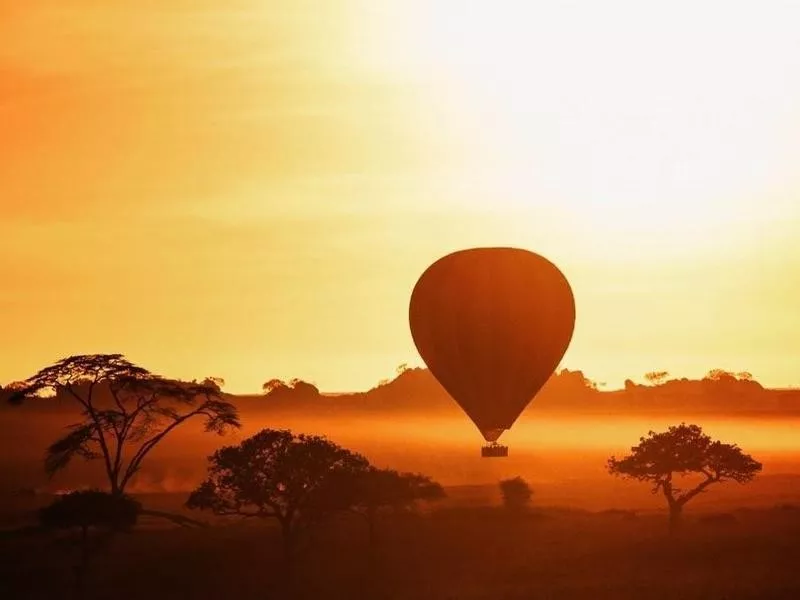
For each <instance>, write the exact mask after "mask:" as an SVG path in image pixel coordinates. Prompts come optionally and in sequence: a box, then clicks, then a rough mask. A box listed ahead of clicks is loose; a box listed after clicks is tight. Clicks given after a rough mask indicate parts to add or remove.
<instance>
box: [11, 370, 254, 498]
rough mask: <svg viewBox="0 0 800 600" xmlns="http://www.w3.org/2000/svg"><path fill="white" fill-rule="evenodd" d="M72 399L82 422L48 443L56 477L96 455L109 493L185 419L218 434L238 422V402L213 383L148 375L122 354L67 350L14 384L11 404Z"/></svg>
mask: <svg viewBox="0 0 800 600" xmlns="http://www.w3.org/2000/svg"><path fill="white" fill-rule="evenodd" d="M47 394H50V395H51V396H50V397H55V398H59V399H65V400H68V401H72V402H74V403H76V404H77V405H78V408H79V409H80V415H81V421H80V422H78V423H76V424H74V425H72V426H70V428H69V433H67V434H66V435H65V436H64V437H62V438H61V439H59V440H57V441H55V442H54V443H53V444H51V445H50V447H49V448H48V449H47V453H46V458H45V469H46V471H47V473H48V474H49V475H53V474H55V473H56V472H58V471H59V470H61V469H63V468H65V467H66V466H67V465H68V464H69V463H70V461H71V460H72V459H73V458H74V457H76V456H78V457H80V458H83V459H85V460H101V461H102V463H103V466H104V468H105V473H106V476H107V478H108V483H109V486H110V488H111V493H112V494H123V493H124V491H125V488H126V486H127V485H128V484H129V483H130V482H131V479H132V478H133V477H134V476H135V475H136V473H138V472H139V470H140V469H141V468H142V464H143V462H144V460H145V458H147V456H148V454H149V453H150V452H151V451H152V450H153V448H155V447H156V446H157V445H158V444H159V443H160V442H161V441H162V440H164V438H166V437H167V436H168V435H169V434H170V433H171V432H172V431H174V430H175V429H176V428H177V427H179V426H180V425H182V424H183V423H185V422H187V421H189V420H190V419H195V418H197V419H202V420H203V421H204V426H205V430H206V431H207V432H214V433H217V434H223V433H225V432H226V431H227V430H228V429H229V428H238V427H239V426H240V423H239V417H238V413H237V410H236V407H235V406H233V404H231V403H229V402H227V401H225V400H223V399H222V397H221V396H220V389H219V385H218V384H217V382H215V381H210V380H209V381H206V382H203V383H194V382H192V383H187V382H182V381H175V380H170V379H165V378H163V377H159V376H156V375H153V374H152V373H150V372H149V371H147V370H146V369H143V368H142V367H139V366H136V365H134V364H132V363H131V362H129V361H128V360H126V359H125V358H124V357H123V356H122V355H121V354H93V355H80V356H72V357H69V358H65V359H63V360H60V361H58V362H57V363H55V364H54V365H52V366H49V367H46V368H44V369H42V370H41V371H39V372H38V373H37V374H36V375H33V376H32V377H30V378H28V379H26V380H25V381H24V382H21V384H19V385H17V386H16V391H15V393H13V394H12V395H11V398H10V401H11V402H12V403H16V404H20V403H23V402H25V401H27V400H30V399H31V398H33V397H36V396H42V395H47Z"/></svg>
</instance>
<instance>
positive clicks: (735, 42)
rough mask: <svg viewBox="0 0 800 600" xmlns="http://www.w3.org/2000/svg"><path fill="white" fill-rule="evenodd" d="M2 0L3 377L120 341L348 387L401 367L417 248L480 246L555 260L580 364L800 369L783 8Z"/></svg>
mask: <svg viewBox="0 0 800 600" xmlns="http://www.w3.org/2000/svg"><path fill="white" fill-rule="evenodd" d="M14 4H15V6H14V7H13V8H11V7H10V5H11V3H3V2H0V39H2V40H3V43H2V44H0V136H1V137H0V139H2V143H0V208H2V218H1V219H0V282H2V284H1V286H0V331H2V333H3V341H4V342H5V343H4V346H3V347H4V349H3V350H2V351H0V383H5V382H8V381H10V380H13V379H17V378H20V377H24V376H26V375H29V374H31V373H32V372H33V371H35V370H36V369H38V368H39V367H41V366H43V365H44V364H47V363H48V362H50V361H52V360H54V359H57V358H60V357H61V356H64V355H68V354H73V353H84V352H116V351H120V352H124V353H126V354H127V355H128V356H129V357H130V358H131V359H133V360H135V361H138V362H140V363H142V364H143V365H144V366H147V367H149V368H151V369H153V370H155V371H158V372H161V373H164V374H167V375H172V376H178V377H188V378H192V377H203V376H206V375H219V376H222V377H224V378H226V380H227V381H228V389H230V390H231V391H255V390H257V389H258V388H259V387H260V384H261V382H263V381H264V380H266V379H268V378H271V377H275V376H277V377H295V376H299V377H303V378H307V379H310V380H313V381H315V382H316V383H317V384H318V385H320V386H321V387H322V388H323V389H328V390H347V389H363V388H367V387H370V386H371V385H372V384H374V383H375V382H376V381H377V380H379V379H381V378H383V377H386V376H389V375H391V373H392V372H393V369H394V367H395V366H396V365H397V364H399V363H403V362H409V363H411V364H419V359H418V357H417V355H416V352H415V350H414V347H413V344H412V341H411V337H410V335H409V333H408V326H407V321H406V317H407V304H408V298H409V294H410V291H411V288H412V287H413V284H414V282H415V281H416V278H417V276H418V275H419V274H420V273H421V272H422V270H423V269H424V268H425V267H426V266H427V265H428V264H429V263H430V262H432V261H433V260H435V259H436V258H438V257H439V256H441V255H442V254H444V253H446V252H449V251H451V250H455V249H458V248H463V247H468V246H472V245H484V244H502V245H518V246H524V247H527V248H530V249H532V250H535V251H538V252H541V253H543V254H545V255H546V256H548V257H550V258H551V259H552V260H554V261H555V262H557V263H558V264H559V265H560V266H561V267H562V269H563V270H564V272H565V273H566V274H567V276H568V277H569V279H570V280H571V281H572V283H573V286H574V289H575V293H576V300H577V309H578V324H577V329H576V334H575V338H574V342H573V345H572V347H571V349H570V351H569V353H568V354H567V357H566V358H565V362H564V364H565V365H566V366H569V367H571V368H581V369H583V370H584V371H585V372H586V373H587V374H588V375H589V376H591V377H593V378H595V379H597V380H599V381H603V382H608V383H609V384H610V385H612V386H613V385H619V384H620V383H621V382H622V380H623V379H625V378H626V377H633V378H636V377H637V376H640V375H641V374H642V373H643V372H645V371H648V370H652V369H666V370H669V371H671V372H673V373H675V374H678V375H686V376H697V375H701V374H702V373H704V372H705V371H707V370H708V369H710V368H712V367H723V368H730V369H734V370H749V371H751V372H753V373H754V375H756V377H758V378H759V379H761V380H762V381H764V382H765V383H768V384H771V385H795V384H798V383H800V380H798V375H797V370H796V365H797V364H798V359H799V358H800V316H798V314H799V313H798V310H797V299H798V292H800V283H798V281H800V242H798V241H797V240H798V239H800V235H798V234H799V233H800V180H799V178H798V176H797V168H796V166H795V161H796V157H797V156H800V77H798V75H797V74H798V73H800V37H798V36H797V35H796V24H797V23H798V22H800V5H796V4H795V3H791V2H775V3H770V4H768V5H764V3H758V2H755V1H752V2H738V3H733V5H732V4H731V3H725V2H721V1H706V2H691V3H690V2H674V3H671V4H670V5H669V6H668V7H667V6H665V7H663V8H661V9H654V8H653V7H652V6H650V7H645V6H644V5H643V4H642V3H636V2H632V1H622V0H612V1H609V2H603V3H578V2H530V3H523V2H516V1H511V0H509V1H507V2H493V3H489V2H477V1H470V0H458V1H455V0H450V1H436V0H425V1H424V2H423V1H422V0H386V1H384V2H380V3H378V2H367V1H366V0H350V1H345V0H335V1H334V0H331V1H330V2H325V3H319V2H310V1H306V0H283V1H273V2H266V1H256V0H236V1H235V2H222V1H221V0H200V1H192V2H190V1H188V0H161V1H158V2H156V1H155V0H148V1H145V2H141V1H139V2H133V1H132V0H121V1H119V2H114V3H108V2H101V1H100V0H75V1H72V2H69V3H64V2H60V1H56V0H43V1H41V2H36V3H23V4H17V3H14ZM28 4H30V6H29V5H28ZM590 4H591V5H590ZM7 5H8V6H7Z"/></svg>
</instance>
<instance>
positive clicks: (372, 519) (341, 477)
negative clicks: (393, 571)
mask: <svg viewBox="0 0 800 600" xmlns="http://www.w3.org/2000/svg"><path fill="white" fill-rule="evenodd" d="M445 496H446V494H445V492H444V488H442V486H441V485H440V484H438V483H437V482H435V481H433V480H432V479H431V478H430V477H427V476H426V475H421V474H419V473H400V472H398V471H395V470H393V469H378V468H376V467H373V466H368V467H366V468H364V469H359V470H352V471H349V472H342V473H340V474H338V475H337V476H336V477H332V478H331V479H330V480H329V483H328V485H327V486H326V490H325V492H324V493H323V494H321V495H320V502H322V503H324V504H328V505H330V506H333V507H347V508H348V509H349V510H350V511H352V512H354V513H356V514H358V515H360V516H361V517H363V518H364V521H365V522H366V524H367V528H368V531H369V544H370V547H373V546H374V543H375V525H376V521H377V517H378V514H379V513H380V512H382V511H384V510H394V511H403V510H409V509H411V508H413V507H414V506H415V505H416V504H417V503H418V502H435V501H437V500H441V499H442V498H444V497H445Z"/></svg>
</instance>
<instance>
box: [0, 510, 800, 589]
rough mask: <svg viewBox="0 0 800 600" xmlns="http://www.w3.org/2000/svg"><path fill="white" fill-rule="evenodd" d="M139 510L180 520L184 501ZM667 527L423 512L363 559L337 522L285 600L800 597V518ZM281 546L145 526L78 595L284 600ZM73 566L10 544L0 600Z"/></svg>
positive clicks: (395, 526) (593, 517)
mask: <svg viewBox="0 0 800 600" xmlns="http://www.w3.org/2000/svg"><path fill="white" fill-rule="evenodd" d="M143 500H144V503H145V505H146V506H147V505H149V506H151V507H153V508H162V509H168V508H172V509H177V508H178V506H179V505H180V502H181V501H182V497H179V495H177V494H175V495H174V497H172V498H167V497H163V496H162V497H145V498H143ZM462 500H463V499H462ZM726 510H727V509H726ZM194 516H196V515H194ZM201 518H202V517H201ZM665 527H666V523H665V517H664V515H663V514H660V513H649V512H648V513H640V514H638V515H634V514H632V513H629V512H625V511H607V512H594V513H592V512H585V511H578V510H568V509H557V508H540V509H533V510H532V511H531V513H529V514H527V515H521V516H520V515H517V516H514V515H510V514H508V513H507V512H506V511H504V510H503V509H501V508H500V507H492V506H480V505H479V503H476V502H469V501H461V502H454V501H453V500H450V501H449V502H448V503H447V504H446V505H444V506H442V507H441V508H440V509H438V510H436V511H434V512H431V513H430V514H418V515H396V516H387V517H385V518H384V519H383V520H382V521H381V522H380V524H379V528H378V530H377V533H378V542H377V547H376V550H375V552H374V554H372V555H370V552H369V551H368V544H367V536H366V527H365V526H364V523H363V522H362V521H360V520H356V519H340V520H338V521H337V522H335V523H332V524H330V525H328V526H326V527H324V528H321V529H319V530H318V531H317V533H316V535H314V537H313V538H312V539H310V540H309V543H308V544H307V547H306V549H305V551H304V552H303V554H302V555H301V556H300V558H299V559H298V560H297V565H296V575H297V576H296V582H295V589H294V594H293V597H295V598H302V599H315V600H316V599H319V600H324V599H338V598H342V599H359V598H381V599H409V600H410V599H414V600H427V599H431V600H432V599H437V600H439V599H441V600H445V599H453V600H455V599H459V600H466V599H469V600H478V599H487V600H488V599H492V600H494V599H515V600H522V599H541V600H545V599H546V600H557V599H577V598H581V599H592V600H602V599H615V600H627V599H643V600H644V599H670V600H672V599H675V600H679V599H680V600H692V599H698V600H723V599H725V600H742V599H752V600H756V599H758V600H765V599H777V598H781V599H784V598H785V599H787V600H789V599H797V598H800V507H798V506H796V505H784V506H776V507H774V508H769V509H768V508H750V509H740V510H733V511H728V512H725V513H719V512H714V511H712V510H709V508H708V507H705V508H703V509H702V510H697V511H695V513H694V514H693V513H692V512H691V511H689V514H688V515H687V521H686V523H685V528H684V531H683V533H682V535H681V536H679V537H678V538H677V539H670V538H668V536H667V535H666V530H665ZM279 548H280V544H279V540H278V538H277V531H276V530H275V529H274V528H273V527H272V526H271V525H268V524H265V523H253V522H248V523H224V522H219V521H216V522H212V523H211V524H210V526H209V527H206V528H182V527H177V526H174V525H171V524H165V523H160V522H159V521H157V520H152V519H145V520H144V521H143V522H142V523H141V527H139V528H137V530H136V531H134V532H132V533H130V534H123V535H120V536H119V537H118V538H117V539H115V540H114V542H113V544H112V546H111V547H110V548H109V549H108V550H107V551H105V552H103V553H102V554H101V555H100V556H99V557H98V558H97V560H96V562H95V563H94V565H93V572H92V573H91V574H90V579H89V585H88V590H87V596H86V597H87V598H113V599H116V600H127V599H134V598H135V599H142V600H160V599H170V600H172V599H181V598H196V599H198V600H205V599H212V598H213V599H221V600H222V599H224V600H228V599H230V600H249V599H256V598H257V599H259V600H264V599H271V598H273V599H277V598H288V597H289V595H288V594H287V592H286V591H285V588H282V587H281V586H283V585H285V583H286V577H285V572H284V570H283V567H282V561H281V557H280V553H279ZM73 564H74V557H73V556H71V555H68V554H66V553H65V550H64V548H63V547H61V546H59V545H58V544H57V543H56V542H55V541H54V540H53V539H52V538H50V537H48V536H44V535H41V534H37V535H24V536H20V535H18V534H17V535H9V534H5V535H3V536H2V537H0V589H2V592H0V597H2V598H8V599H16V598H19V599H24V598H37V599H39V598H42V599H44V598H48V599H49V598H69V597H70V591H71V589H72V572H71V567H72V565H73Z"/></svg>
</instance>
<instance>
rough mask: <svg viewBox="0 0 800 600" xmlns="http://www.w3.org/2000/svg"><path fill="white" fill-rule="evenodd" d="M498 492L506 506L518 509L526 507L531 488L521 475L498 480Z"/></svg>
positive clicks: (531, 491)
mask: <svg viewBox="0 0 800 600" xmlns="http://www.w3.org/2000/svg"><path fill="white" fill-rule="evenodd" d="M500 494H501V495H502V497H503V505H504V506H505V507H506V508H508V509H510V510H516V511H519V510H524V509H525V508H527V507H528V505H529V504H530V502H531V497H532V496H533V490H532V489H531V486H529V485H528V482H527V481H525V480H524V479H523V478H522V477H514V478H513V479H504V480H503V481H501V482H500Z"/></svg>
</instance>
